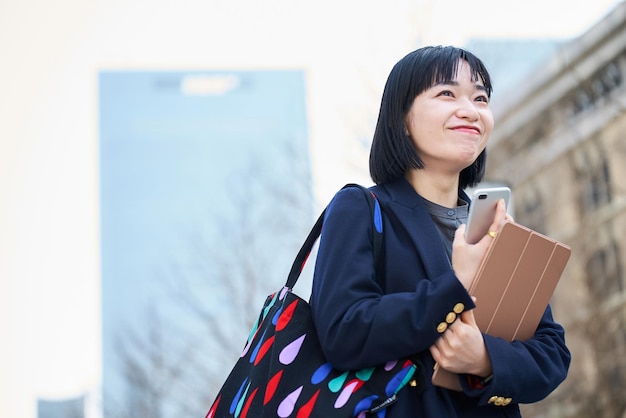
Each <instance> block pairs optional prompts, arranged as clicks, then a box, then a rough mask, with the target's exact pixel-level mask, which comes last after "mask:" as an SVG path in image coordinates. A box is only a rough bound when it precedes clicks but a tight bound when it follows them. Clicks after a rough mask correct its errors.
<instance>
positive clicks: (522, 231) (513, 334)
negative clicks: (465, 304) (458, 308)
mask: <svg viewBox="0 0 626 418" xmlns="http://www.w3.org/2000/svg"><path fill="white" fill-rule="evenodd" d="M570 254H571V249H570V247H568V246H567V245H564V244H562V243H560V242H558V241H555V240H553V239H551V238H548V237H546V236H545V235H542V234H540V233H538V232H535V231H533V230H531V229H529V228H526V227H524V226H522V225H520V224H517V223H515V222H512V221H507V222H505V223H504V225H503V226H502V229H501V230H500V231H499V232H498V234H497V235H496V237H495V238H494V240H493V243H492V245H491V246H490V247H489V250H488V251H487V254H486V255H485V258H484V259H483V262H482V264H481V266H480V267H479V269H478V273H477V274H476V277H475V278H474V280H473V281H472V284H471V286H470V289H469V293H470V294H471V295H473V296H475V297H476V309H475V310H474V316H475V318H476V323H477V324H478V327H479V328H480V329H481V330H482V331H483V332H484V333H486V334H489V335H493V336H495V337H501V338H504V339H507V340H509V341H513V340H526V339H528V338H530V337H532V336H533V335H534V333H535V331H536V329H537V325H539V321H540V320H541V317H542V316H543V313H544V311H545V309H546V307H547V306H548V303H549V301H550V298H551V297H552V294H553V293H554V289H555V288H556V285H557V283H558V281H559V279H560V278H561V274H562V273H563V270H564V269H565V265H566V264H567V262H568V260H569V257H570ZM432 382H433V384H434V385H437V386H442V387H446V388H448V389H453V390H458V391H460V390H461V385H460V383H459V378H458V376H457V375H456V374H454V373H451V372H448V371H447V370H444V369H442V368H441V367H439V365H437V364H436V365H435V370H434V373H433V377H432Z"/></svg>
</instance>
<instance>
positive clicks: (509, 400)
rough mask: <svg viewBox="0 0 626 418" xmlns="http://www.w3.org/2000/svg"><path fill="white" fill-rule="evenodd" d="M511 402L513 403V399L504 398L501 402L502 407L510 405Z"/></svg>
mask: <svg viewBox="0 0 626 418" xmlns="http://www.w3.org/2000/svg"><path fill="white" fill-rule="evenodd" d="M511 402H513V399H511V398H505V399H504V401H503V402H502V406H507V405H508V404H510V403H511Z"/></svg>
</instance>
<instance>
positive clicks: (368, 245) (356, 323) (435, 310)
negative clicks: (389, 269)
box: [311, 188, 474, 369]
mask: <svg viewBox="0 0 626 418" xmlns="http://www.w3.org/2000/svg"><path fill="white" fill-rule="evenodd" d="M388 232H389V231H384V232H383V235H385V234H386V233H388ZM372 233H373V221H372V218H371V214H370V211H369V208H368V205H367V202H366V200H365V197H364V196H363V195H362V193H361V192H360V191H358V190H355V189H350V188H348V189H344V190H342V191H340V192H339V193H338V194H337V195H336V196H335V197H334V198H333V200H332V201H331V203H330V204H329V206H328V208H327V211H326V216H325V220H324V226H323V228H322V236H321V239H320V245H319V249H318V254H317V259H316V263H315V272H314V277H313V290H312V293H311V307H312V311H313V318H314V321H315V326H316V329H317V333H318V337H319V339H320V343H321V345H322V349H323V350H324V354H325V355H326V357H327V359H328V360H329V361H330V362H331V363H332V364H333V365H334V366H335V367H337V368H339V369H360V368H365V367H371V366H374V365H377V364H382V363H384V362H387V361H390V360H395V359H398V358H402V357H407V356H410V355H412V354H415V353H418V352H422V351H424V350H427V349H428V347H430V346H431V345H432V344H433V343H434V342H435V341H436V339H437V338H438V337H439V336H440V335H441V334H440V332H442V331H441V328H440V331H438V330H437V327H438V325H439V324H441V323H442V321H445V318H446V315H449V313H450V312H451V311H452V310H453V309H454V307H455V306H457V307H458V306H459V303H461V304H462V306H465V307H466V309H471V308H473V307H474V304H473V302H472V299H471V297H470V295H469V294H468V293H467V291H466V290H465V288H464V287H463V285H462V284H461V283H460V282H459V280H458V279H457V278H456V276H455V275H454V273H453V272H452V270H451V269H450V270H449V271H446V272H445V274H442V275H441V276H440V277H433V278H428V280H424V277H421V276H420V274H422V275H423V273H420V272H419V271H417V270H419V269H417V268H415V270H416V271H415V272H413V271H412V269H414V267H413V264H411V265H410V266H409V267H408V271H405V272H404V274H405V275H406V276H408V277H409V278H410V282H411V283H415V285H414V290H412V291H408V292H397V293H390V294H384V292H383V290H382V289H381V286H380V285H379V284H378V282H377V281H376V277H375V265H374V256H373V249H372ZM388 238H390V237H388V236H387V237H385V241H388ZM392 250H393V248H391V249H390V248H388V247H387V248H386V249H385V251H386V252H387V253H388V252H389V251H392ZM415 258H416V259H417V258H418V256H417V254H415ZM412 276H413V278H411V277H412ZM391 279H394V278H390V277H386V278H385V280H391Z"/></svg>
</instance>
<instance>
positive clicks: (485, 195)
mask: <svg viewBox="0 0 626 418" xmlns="http://www.w3.org/2000/svg"><path fill="white" fill-rule="evenodd" d="M500 199H504V203H505V205H506V207H508V206H509V201H510V200H511V189H509V188H508V187H489V188H482V189H477V190H476V191H474V193H473V194H472V202H471V204H470V208H469V213H468V216H467V227H466V229H465V240H466V241H467V242H468V243H470V244H476V243H477V242H478V241H480V239H481V238H482V237H484V236H485V235H486V234H487V233H488V232H489V226H490V225H491V224H492V223H493V220H494V217H495V215H496V206H497V204H498V201H499V200H500Z"/></svg>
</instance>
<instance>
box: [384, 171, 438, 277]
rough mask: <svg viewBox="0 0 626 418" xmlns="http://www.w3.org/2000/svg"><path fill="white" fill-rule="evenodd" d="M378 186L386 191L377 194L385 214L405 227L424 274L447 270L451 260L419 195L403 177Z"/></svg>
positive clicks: (430, 274) (436, 273) (432, 275)
mask: <svg viewBox="0 0 626 418" xmlns="http://www.w3.org/2000/svg"><path fill="white" fill-rule="evenodd" d="M379 187H380V188H382V189H383V190H384V191H385V192H386V193H384V194H383V195H382V196H379V195H378V194H377V196H378V197H379V200H381V204H382V205H383V208H384V211H385V214H386V215H387V216H389V217H390V218H392V219H393V222H394V223H400V224H401V225H403V226H404V228H405V229H406V230H407V231H408V234H409V236H410V237H411V240H412V241H413V243H414V244H415V247H416V248H417V253H418V254H419V256H420V257H421V259H422V263H423V265H424V268H425V270H426V274H427V277H437V276H439V275H441V274H444V273H445V272H446V271H448V270H449V269H450V261H449V260H448V257H447V255H446V251H445V248H444V245H443V242H441V237H440V236H439V232H438V231H437V227H436V226H435V224H434V222H433V221H432V218H431V216H430V214H429V213H428V210H427V209H426V206H425V205H424V203H423V201H422V197H420V196H419V195H418V194H417V192H415V190H414V189H413V187H412V186H411V185H410V184H409V182H408V181H407V180H406V179H404V178H401V179H398V180H395V181H393V182H390V183H385V184H383V185H380V186H379ZM375 193H376V192H375Z"/></svg>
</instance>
